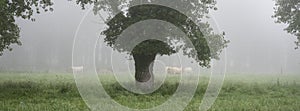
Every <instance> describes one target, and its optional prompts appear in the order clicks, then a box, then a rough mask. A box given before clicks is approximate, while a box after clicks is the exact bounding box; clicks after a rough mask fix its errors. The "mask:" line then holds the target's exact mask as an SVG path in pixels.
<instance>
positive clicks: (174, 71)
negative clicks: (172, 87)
mask: <svg viewBox="0 0 300 111" xmlns="http://www.w3.org/2000/svg"><path fill="white" fill-rule="evenodd" d="M166 72H167V73H168V74H181V72H182V68H179V67H166Z"/></svg>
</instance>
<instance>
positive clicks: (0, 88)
mask: <svg viewBox="0 0 300 111" xmlns="http://www.w3.org/2000/svg"><path fill="white" fill-rule="evenodd" d="M101 78H102V79H101V82H102V84H103V86H104V88H105V90H106V92H107V93H108V94H109V95H110V97H112V98H113V99H114V100H115V101H116V102H118V103H120V104H122V105H124V106H128V107H130V108H137V109H144V108H150V107H155V106H157V105H160V104H162V103H163V102H165V101H166V100H168V99H169V98H170V97H171V96H172V95H173V94H174V92H175V91H176V89H177V87H178V81H177V80H178V79H177V78H178V77H176V76H174V77H171V78H167V80H166V81H165V83H164V84H163V85H162V86H161V87H160V88H159V89H158V90H157V91H155V92H153V93H151V94H146V95H139V94H135V93H131V92H130V91H127V90H126V89H124V88H123V87H122V86H121V85H120V84H118V83H117V82H116V81H114V80H113V76H110V75H105V76H102V77H101ZM278 78H279V79H278ZM299 80H300V79H299V76H297V75H292V76H284V77H283V76H282V77H278V76H277V77H274V76H259V75H256V76H247V75H244V76H241V75H229V76H227V77H226V78H225V81H224V84H223V87H222V90H221V92H220V95H219V97H218V99H217V100H216V101H215V104H214V105H213V106H212V107H211V109H210V110H211V111H241V110H244V111H248V110H249V111H253V110H254V111H255V110H257V111H297V110H300V103H299V102H298V101H299V100H300V84H299V82H300V81H299ZM207 84H208V77H206V76H201V78H200V83H199V85H198V88H197V90H196V93H195V95H194V98H193V99H192V101H191V102H190V104H188V106H187V107H186V109H185V110H186V111H196V110H198V109H199V105H200V103H201V99H202V97H203V95H204V93H205V90H206V88H207ZM41 110H46V111H85V110H89V108H88V107H87V105H86V104H85V103H84V101H83V100H82V98H81V97H80V94H79V92H78V90H77V87H76V85H75V82H74V80H73V76H72V75H71V74H41V73H35V74H34V73H1V74H0V111H41Z"/></svg>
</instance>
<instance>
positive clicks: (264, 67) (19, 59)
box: [0, 0, 300, 74]
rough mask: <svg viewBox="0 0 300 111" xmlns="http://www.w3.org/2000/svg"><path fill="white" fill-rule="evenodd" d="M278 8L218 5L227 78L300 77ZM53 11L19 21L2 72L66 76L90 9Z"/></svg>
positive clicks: (298, 53)
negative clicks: (277, 20)
mask: <svg viewBox="0 0 300 111" xmlns="http://www.w3.org/2000/svg"><path fill="white" fill-rule="evenodd" d="M274 5H275V1H273V0H218V1H217V8H218V10H217V11H211V12H210V15H211V17H212V19H214V20H215V21H214V22H215V23H216V24H217V26H218V29H219V30H220V31H224V32H226V36H225V37H226V39H227V40H230V43H229V44H228V47H227V48H226V51H227V52H226V53H227V73H264V74H280V73H294V74H296V73H297V74H299V73H300V50H295V49H294V48H295V44H294V41H295V40H296V38H295V37H294V36H293V35H291V34H288V33H287V32H285V31H284V30H283V29H284V28H285V27H286V25H284V24H277V23H275V22H274V21H275V19H274V18H272V17H271V16H272V15H273V13H274V9H273V7H274ZM53 8H54V11H53V12H50V13H49V12H47V13H41V14H39V15H35V16H34V17H35V18H36V21H35V22H31V21H28V20H22V19H18V20H17V23H18V24H19V26H20V28H21V41H22V44H23V45H22V46H15V45H14V47H13V48H14V49H13V51H12V52H9V51H6V52H4V55H3V56H0V71H33V72H35V71H37V72H68V70H69V68H70V67H71V65H72V45H73V39H74V37H75V32H76V29H77V27H78V25H79V23H80V21H81V19H82V18H83V16H84V14H85V13H86V12H87V11H88V10H81V7H80V6H79V5H77V4H76V3H75V2H74V1H67V0H54V5H53ZM95 24H97V22H95ZM87 30H88V29H87ZM103 51H104V52H107V53H101V54H100V55H99V56H102V57H100V58H101V59H98V60H99V61H102V63H105V64H104V65H102V66H101V65H99V67H106V66H107V65H109V62H110V60H108V59H110V58H109V56H110V51H111V50H110V49H109V48H108V47H104V48H103V47H102V52H103ZM103 58H104V59H103ZM105 58H107V59H105ZM169 61H176V60H169ZM124 67H127V66H124ZM104 69H105V68H104Z"/></svg>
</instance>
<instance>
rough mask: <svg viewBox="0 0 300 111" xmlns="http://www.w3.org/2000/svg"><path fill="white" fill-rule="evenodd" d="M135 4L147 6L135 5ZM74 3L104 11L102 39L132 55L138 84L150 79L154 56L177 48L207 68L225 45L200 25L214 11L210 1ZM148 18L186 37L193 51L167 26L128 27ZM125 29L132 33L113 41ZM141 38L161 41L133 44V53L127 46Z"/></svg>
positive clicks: (159, 0)
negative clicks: (123, 38) (118, 40)
mask: <svg viewBox="0 0 300 111" xmlns="http://www.w3.org/2000/svg"><path fill="white" fill-rule="evenodd" d="M137 2H139V3H141V2H142V3H149V4H148V5H137V6H136V4H138V3H137ZM77 3H78V4H81V5H82V8H85V5H86V4H94V13H95V14H98V12H101V11H105V12H108V14H109V17H107V18H106V20H105V23H106V24H107V26H108V27H107V29H106V30H104V31H103V32H102V34H103V35H105V36H106V37H105V38H104V40H105V42H106V43H107V44H108V45H109V46H110V47H112V48H113V49H115V50H117V51H119V52H126V53H128V54H130V55H132V56H133V59H134V61H135V79H136V81H139V82H147V81H148V80H149V79H150V78H151V77H152V78H153V73H152V69H153V65H152V64H151V63H152V62H153V61H154V60H155V57H156V56H157V55H171V54H174V53H177V52H178V51H179V50H180V49H181V50H182V51H183V54H184V55H187V56H188V57H191V58H194V59H195V60H196V61H197V62H198V63H199V65H200V66H203V67H209V62H210V60H211V59H218V56H219V54H220V53H221V51H222V49H223V48H224V47H226V44H227V43H228V42H229V41H227V40H225V39H224V37H223V35H221V34H216V33H214V32H213V30H212V28H210V25H209V24H208V23H207V22H203V18H204V17H206V14H207V13H209V10H210V9H214V10H216V9H217V8H216V7H215V4H216V2H215V1H214V0H201V1H198V0H187V1H186V0H184V1H182V0H174V1H172V2H170V1H162V0H152V1H149V0H138V1H137V0H133V1H127V0H101V1H89V0H77ZM151 3H152V4H151ZM153 3H161V4H164V3H167V4H168V5H170V6H175V7H176V9H178V8H180V9H181V11H183V12H184V14H182V13H181V12H179V11H178V10H174V9H172V8H169V7H165V6H161V5H154V4H153ZM124 9H125V10H124ZM149 19H157V20H163V21H166V22H169V23H171V24H173V25H175V26H176V27H177V28H179V29H180V30H181V31H183V32H184V33H185V34H186V35H187V37H188V38H189V39H190V40H191V42H192V44H193V46H194V47H195V49H194V48H193V46H190V45H188V44H187V41H186V40H185V39H183V36H181V35H180V34H178V33H176V31H175V33H170V32H172V31H170V30H174V28H171V26H166V25H165V24H160V23H153V24H151V25H150V26H149V24H148V25H145V26H143V27H135V26H132V25H133V24H135V23H137V22H140V21H144V20H149ZM151 26H152V27H151ZM128 27H131V28H132V29H133V30H131V31H130V32H128V33H129V34H128V35H127V36H126V40H123V41H121V42H116V40H117V39H118V38H119V36H120V35H121V34H122V33H123V31H124V30H125V29H127V28H128ZM148 27H149V28H148ZM153 27H155V28H153ZM150 30H151V31H150ZM141 32H144V33H141ZM147 32H155V33H147ZM142 36H149V38H155V37H151V36H160V37H164V39H163V41H159V40H152V39H149V40H145V41H143V42H141V43H139V44H138V45H136V46H135V48H134V49H133V50H131V49H130V47H127V46H128V44H134V42H136V41H137V40H138V39H139V38H140V37H142ZM180 43H184V44H180Z"/></svg>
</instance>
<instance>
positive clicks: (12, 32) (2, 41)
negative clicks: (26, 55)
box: [0, 0, 53, 56]
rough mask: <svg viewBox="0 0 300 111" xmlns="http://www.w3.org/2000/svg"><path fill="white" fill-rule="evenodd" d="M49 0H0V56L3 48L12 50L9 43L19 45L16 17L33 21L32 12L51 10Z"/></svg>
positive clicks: (18, 29)
mask: <svg viewBox="0 0 300 111" xmlns="http://www.w3.org/2000/svg"><path fill="white" fill-rule="evenodd" d="M52 5H53V3H52V2H51V0H1V1H0V15H1V16H0V56H1V55H2V54H3V52H4V51H5V50H9V51H11V50H12V47H11V45H12V44H17V45H21V41H20V40H19V38H20V28H19V27H18V25H17V24H16V20H15V19H16V18H22V19H28V20H31V21H35V19H34V18H33V17H32V16H33V14H34V13H40V9H42V10H43V11H45V12H47V11H52V10H53V9H52V8H51V6H52Z"/></svg>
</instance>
